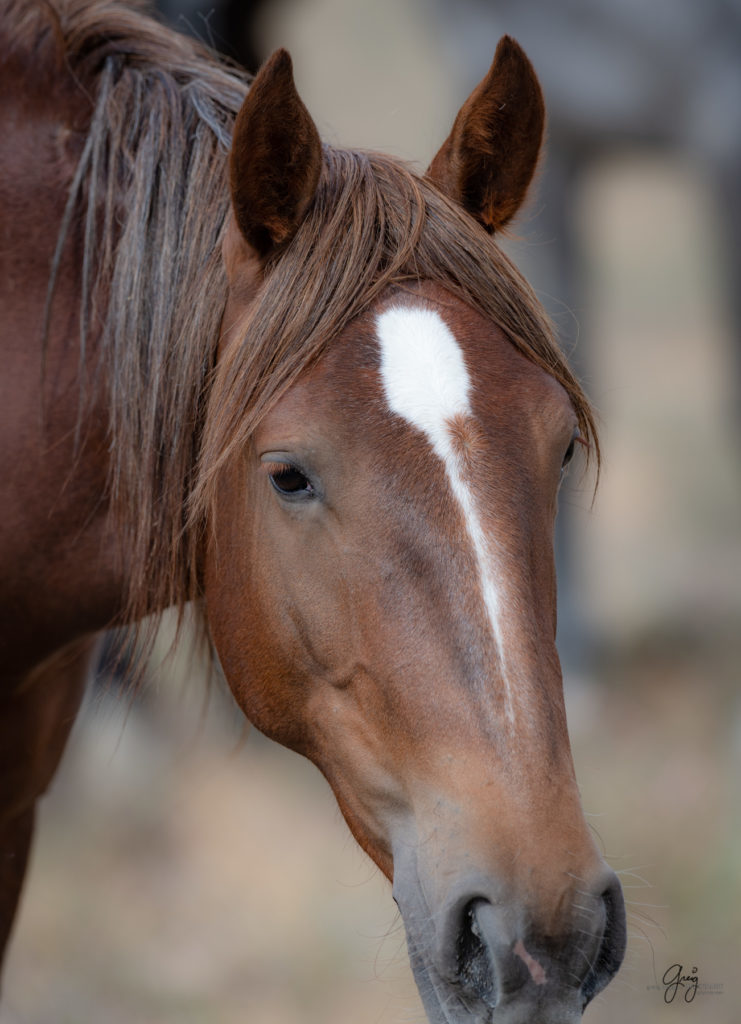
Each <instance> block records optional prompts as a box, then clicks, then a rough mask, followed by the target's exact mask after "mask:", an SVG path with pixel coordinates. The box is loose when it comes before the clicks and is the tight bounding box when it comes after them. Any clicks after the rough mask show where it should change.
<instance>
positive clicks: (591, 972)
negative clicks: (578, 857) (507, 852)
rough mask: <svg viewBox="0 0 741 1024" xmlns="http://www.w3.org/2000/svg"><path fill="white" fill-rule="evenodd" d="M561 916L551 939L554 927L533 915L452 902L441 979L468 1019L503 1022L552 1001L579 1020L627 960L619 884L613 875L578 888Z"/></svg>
mask: <svg viewBox="0 0 741 1024" xmlns="http://www.w3.org/2000/svg"><path fill="white" fill-rule="evenodd" d="M560 910H561V914H560V920H559V926H558V934H549V933H550V932H556V928H555V927H554V926H553V925H549V926H547V927H542V926H541V927H540V928H539V927H538V926H537V924H536V923H535V921H536V917H535V915H534V914H529V913H528V912H527V911H526V910H524V909H523V908H522V907H521V906H519V905H518V904H517V903H516V902H515V901H508V902H501V901H497V902H491V901H490V900H489V899H487V898H485V897H483V896H475V897H473V898H470V899H468V900H467V901H465V900H459V901H457V906H456V907H455V908H453V910H452V912H451V917H450V919H449V921H450V926H449V928H448V929H446V932H447V934H446V936H445V938H444V943H445V945H446V946H447V950H445V951H444V952H442V956H441V962H442V965H443V971H442V973H443V974H444V975H445V976H446V977H447V979H448V981H449V982H450V983H451V984H453V985H454V986H455V988H456V990H457V992H458V994H459V996H460V998H461V999H462V1000H463V1001H464V1002H465V1003H466V1004H467V1005H468V1007H469V1009H470V1011H471V1012H472V1013H473V1014H488V1013H490V1012H491V1011H492V1010H494V1009H497V1010H499V1011H501V1013H502V1014H504V1011H505V1008H506V1007H507V1005H508V1004H509V1005H512V1006H513V1005H514V1004H515V1003H516V1004H517V1005H520V1004H522V1003H528V1004H531V1005H536V1004H544V1003H546V1002H549V1001H551V1002H553V1001H556V1002H561V1003H563V1004H564V1005H566V1004H567V1003H568V1004H569V1005H571V1006H572V1007H573V1008H574V1011H575V1012H576V1013H579V1014H580V1012H581V1011H582V1010H583V1008H584V1007H585V1006H586V1005H587V1003H588V1002H589V1001H590V1000H591V999H592V998H593V997H594V996H595V995H596V994H597V993H598V992H600V991H601V990H602V989H603V988H604V987H605V985H607V983H608V982H609V981H610V979H611V978H612V977H613V975H614V974H615V973H616V972H617V970H618V968H619V967H620V964H621V962H622V959H623V955H624V952H625V910H624V904H623V897H622V891H621V888H620V884H619V882H618V880H617V878H616V877H615V875H614V874H613V873H612V872H610V873H609V875H605V876H603V877H602V878H601V880H600V883H599V884H598V885H597V886H594V887H592V888H591V890H590V889H588V888H587V887H586V886H584V887H580V886H579V885H578V884H577V885H576V886H575V887H574V888H572V889H570V890H569V891H567V892H565V893H564V895H563V898H562V900H561V901H560ZM505 1017H506V1018H507V1019H509V1018H508V1017H507V1015H506V1014H505V1015H504V1017H502V1019H505ZM477 1019H478V1017H477ZM482 1019H483V1016H482ZM486 1019H489V1017H488V1016H486ZM496 1019H497V1020H498V1019H500V1016H499V1014H498V1015H497V1017H496ZM518 1019H519V1018H518ZM549 1019H550V1018H549ZM569 1019H571V1018H569Z"/></svg>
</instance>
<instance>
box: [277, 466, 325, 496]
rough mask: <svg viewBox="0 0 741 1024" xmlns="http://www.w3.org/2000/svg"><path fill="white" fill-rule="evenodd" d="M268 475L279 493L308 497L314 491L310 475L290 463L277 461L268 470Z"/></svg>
mask: <svg viewBox="0 0 741 1024" xmlns="http://www.w3.org/2000/svg"><path fill="white" fill-rule="evenodd" d="M268 476H269V478H270V483H271V484H272V485H273V488H274V489H275V490H276V491H277V492H278V494H283V495H287V496H289V497H298V496H302V497H307V496H309V495H312V494H313V493H314V488H313V487H312V485H311V481H310V480H309V479H308V477H306V476H305V475H304V474H303V473H302V472H301V470H300V469H297V468H296V467H295V466H292V465H290V463H276V464H275V465H273V466H271V468H270V469H269V470H268Z"/></svg>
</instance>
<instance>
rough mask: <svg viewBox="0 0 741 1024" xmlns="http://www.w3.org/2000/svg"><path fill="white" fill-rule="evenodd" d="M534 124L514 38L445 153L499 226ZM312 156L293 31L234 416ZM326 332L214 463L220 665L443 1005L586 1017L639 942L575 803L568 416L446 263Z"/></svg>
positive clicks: (249, 129) (526, 72)
mask: <svg viewBox="0 0 741 1024" xmlns="http://www.w3.org/2000/svg"><path fill="white" fill-rule="evenodd" d="M542 128H543V107H542V97H541V95H540V90H539V87H538V84H537V79H536V78H535V75H534V73H533V71H532V68H531V67H530V65H529V62H528V61H527V58H525V56H524V54H523V53H522V51H521V50H520V49H519V47H517V46H516V44H514V43H513V42H512V41H511V40H504V41H503V42H502V43H500V46H499V48H498V50H497V55H496V57H495V61H494V64H493V66H492V69H491V71H490V73H489V75H488V77H487V78H486V79H485V80H484V82H482V84H481V86H479V88H478V89H477V90H476V91H475V92H474V93H473V94H472V96H471V98H470V99H469V101H468V102H467V103H466V104H465V105H464V107H463V108H462V110H461V112H460V114H459V116H458V118H457V119H456V122H455V124H454V126H453V130H452V132H451V134H450V136H449V138H448V140H447V141H446V142H445V144H444V145H443V147H442V149H441V150H440V152H439V153H438V155H437V157H436V158H435V160H434V161H433V163H432V165H431V167H430V171H429V172H428V173H429V176H430V178H431V179H432V181H433V182H434V183H435V184H436V185H437V187H438V189H440V190H441V191H443V192H444V193H446V194H447V196H448V197H449V198H450V199H453V200H454V201H455V202H457V203H458V204H459V205H460V206H462V207H463V208H464V209H465V210H466V212H467V213H468V214H470V215H471V216H472V217H474V218H475V219H476V220H478V221H479V223H480V225H482V226H483V227H484V228H485V229H486V230H488V231H492V230H496V229H498V228H499V227H501V225H502V224H504V223H506V222H507V220H508V219H509V218H510V217H511V216H512V215H513V213H514V212H515V211H516V209H517V207H518V206H519V204H520V202H521V201H522V198H523V196H524V193H525V191H526V189H527V186H528V183H529V181H530V179H531V177H532V174H533V170H534V167H535V161H536V159H537V154H538V149H539V145H540V138H541V135H542ZM322 160H323V158H322V153H321V146H320V143H319V138H318V135H317V133H316V129H315V127H314V125H313V122H312V121H311V118H310V117H309V115H308V112H307V111H306V108H305V107H304V106H303V104H302V103H301V101H300V99H299V97H298V95H297V94H296V92H295V88H294V86H293V81H292V77H291V69H290V59H289V58H288V55H287V54H285V53H278V54H277V55H276V56H275V57H274V58H272V59H271V61H270V62H269V63H268V65H266V67H265V68H264V69H263V70H262V71H261V72H260V74H259V75H258V77H257V79H256V80H255V83H254V85H253V86H252V88H251V90H250V93H249V95H248V97H247V100H246V101H245V105H244V106H243V108H242V110H241V111H240V114H239V117H238V119H237V123H236V126H235V135H234V143H233V150H232V158H231V185H232V207H233V213H234V222H233V224H232V226H231V227H230V230H229V232H228V234H227V240H226V245H225V262H226V267H227V273H228V277H229V282H230V292H229V302H228V304H227V308H226V312H225V317H224V342H223V345H222V353H221V357H220V358H221V359H222V361H223V362H222V365H223V366H225V367H226V371H225V372H224V373H223V374H221V375H220V376H219V377H217V382H218V381H219V380H220V381H221V384H220V385H218V386H216V387H215V397H214V393H212V397H211V402H212V406H214V407H215V409H216V414H217V415H218V408H219V402H220V401H221V400H222V399H223V400H224V401H225V402H226V404H227V408H229V409H231V413H230V415H231V420H230V422H231V425H232V427H234V410H235V408H237V411H238V409H239V406H238V405H237V406H236V407H235V405H234V402H233V401H232V400H231V398H230V394H233V389H234V386H235V382H236V381H238V379H239V378H238V377H237V376H234V375H230V371H229V367H230V365H232V363H231V360H232V355H233V353H235V352H236V353H239V351H240V349H239V346H241V345H243V344H245V345H249V344H251V343H252V342H251V339H250V336H249V327H242V328H240V326H239V325H240V324H244V323H248V324H249V323H251V322H252V321H250V320H249V315H248V311H249V308H250V304H251V302H252V300H253V297H254V296H255V294H256V291H257V289H259V287H260V281H261V280H262V274H263V272H264V271H265V270H266V269H268V270H269V271H271V272H274V273H275V272H276V271H275V268H276V267H280V261H281V258H282V256H283V254H284V253H286V251H287V248H288V246H289V245H291V240H292V239H294V245H293V246H292V248H291V251H292V252H293V254H294V260H295V253H296V251H297V245H298V242H299V240H300V239H301V238H302V237H303V238H304V242H302V244H305V238H306V232H303V235H302V227H301V225H302V220H304V218H306V221H305V222H306V223H309V217H310V216H311V215H310V214H309V213H307V210H310V209H311V207H312V203H313V202H314V197H315V195H318V194H319V193H318V191H317V189H318V185H317V183H318V182H319V180H320V175H321V172H322ZM317 202H318V200H317ZM323 202H324V203H326V199H325V200H323ZM319 205H321V204H319ZM441 209H442V208H440V210H441ZM441 215H442V214H441ZM375 223H377V219H376V222H375ZM476 230H477V231H480V230H481V229H480V228H476ZM352 237H353V239H354V242H353V244H355V243H356V242H357V244H358V245H359V244H360V239H359V238H358V237H356V236H352ZM311 243H312V245H313V237H312V239H311ZM472 244H473V243H472ZM443 247H445V246H444V244H443ZM393 248H394V247H393V246H392V247H391V249H390V250H389V257H388V258H389V259H391V258H393ZM302 251H304V252H306V253H309V254H310V249H305V250H302ZM285 258H286V260H288V259H289V257H288V256H286V257H285ZM307 258H308V257H307ZM330 258H331V257H330ZM482 258H484V259H485V258H486V256H483V257H482ZM412 262H413V265H414V267H415V268H416V266H417V264H416V263H414V261H412ZM334 263H335V264H336V263H337V259H336V258H335V259H334ZM322 272H324V271H323V268H322ZM401 276H402V277H403V278H405V279H407V278H408V277H409V276H414V275H413V274H410V273H407V274H406V275H405V274H402V275H401ZM286 280H289V278H288V277H287V278H286ZM274 282H275V279H274V278H273V279H272V281H271V286H272V287H273V288H275V283H274ZM245 315H247V320H246V321H245V320H243V317H244V316H245ZM281 323H282V324H283V323H284V321H283V320H281ZM273 333H275V334H276V335H280V334H281V332H280V331H275V330H274V329H273ZM245 336H246V341H245ZM276 343H277V344H280V345H281V351H282V352H284V351H287V350H289V349H290V345H289V344H288V342H286V341H285V339H283V338H282V337H277V338H276ZM322 351H323V352H324V354H323V355H322V357H321V358H319V359H318V360H316V361H314V362H313V363H311V368H310V369H305V370H304V372H303V374H302V375H301V376H300V377H298V378H291V379H292V381H293V382H292V384H291V386H290V387H289V388H287V390H285V391H284V392H283V393H282V396H281V397H280V399H279V400H278V401H277V402H274V403H273V404H270V405H269V406H268V407H267V410H266V412H265V414H264V415H262V416H261V417H257V418H256V419H255V422H254V429H252V427H251V429H250V430H249V431H246V432H245V434H244V436H245V437H248V438H249V440H248V441H247V443H246V444H245V446H244V450H240V451H239V452H238V453H237V454H234V450H233V448H232V449H230V453H231V454H230V457H229V458H225V459H224V460H223V461H222V463H221V472H220V473H219V474H218V476H217V477H216V479H217V480H218V485H217V488H216V491H215V501H214V504H213V509H212V514H213V519H212V524H211V526H212V530H211V540H210V545H209V549H208V553H207V558H206V572H205V584H206V598H207V608H208V614H209V620H210V624H211V629H212V634H213V637H214V641H215V644H216V648H217V650H218V652H219V656H220V658H221V661H222V665H223V667H224V671H225V674H226V677H227V679H228V681H229V683H230V685H231V687H232V690H233V692H234V694H235V696H236V698H237V700H238V702H239V703H240V705H241V706H242V708H243V709H244V711H245V713H246V714H247V716H248V717H249V718H250V719H251V720H252V721H253V722H254V723H255V724H256V725H257V726H258V727H259V728H261V729H262V730H263V731H264V732H266V733H267V734H268V735H270V736H272V737H274V738H275V739H277V740H279V741H280V742H282V743H284V744H286V745H288V746H291V747H293V748H294V749H296V750H298V751H301V752H302V753H304V754H306V755H307V756H308V757H310V758H311V759H312V760H313V761H314V762H315V763H316V764H317V765H318V766H319V768H320V769H321V770H322V772H323V773H324V774H325V776H326V777H327V779H328V780H329V782H330V784H331V786H332V788H333V789H334V792H335V794H336V795H337V799H338V801H339V804H340V806H341V808H342V811H343V813H344V815H345V817H346V819H347V821H348V823H349V825H350V828H351V829H352V831H353V833H354V834H355V836H356V837H357V839H358V841H359V842H360V844H361V845H362V846H363V847H364V849H366V850H367V852H368V853H369V854H370V856H371V857H373V859H374V860H375V861H376V863H377V864H378V865H379V866H380V867H381V868H382V870H383V871H384V872H385V873H386V874H387V875H388V877H389V878H391V879H393V885H394V896H395V899H396V901H397V903H398V905H399V907H400V909H401V912H402V915H403V918H404V921H405V925H406V929H407V939H408V946H409V951H410V957H411V961H412V965H413V968H414V971H415V975H416V978H417V982H418V985H419V988H420V992H421V994H422V998H423V1000H424V1002H425V1007H426V1009H427V1013H428V1016H429V1018H430V1020H431V1021H432V1022H434V1024H464V1022H467V1021H468V1022H470V1021H482V1022H483V1021H494V1020H496V1021H502V1022H512V1024H514V1022H525V1021H532V1020H538V1021H540V1022H553V1024H555V1022H556V1021H558V1022H561V1024H563V1022H566V1021H575V1020H577V1019H578V1018H579V1017H580V1015H581V1012H582V1010H583V1008H584V1006H585V1005H586V1003H587V1002H588V1001H589V999H590V998H592V996H593V995H594V994H595V993H596V992H597V991H599V990H600V989H601V988H602V987H604V985H606V984H607V982H608V981H609V980H610V978H611V977H612V975H613V974H614V973H615V971H616V970H617V968H618V966H619V964H620V961H621V959H622V955H623V948H624V941H625V935H624V912H623V907H622V898H621V895H620V889H619V885H618V884H617V881H616V879H615V876H614V875H613V873H612V872H610V871H609V870H608V869H607V868H606V866H605V865H604V863H603V862H602V860H601V858H600V857H599V856H598V854H597V852H596V850H595V847H594V844H593V842H592V839H591V837H590V834H589V832H588V830H587V828H586V825H585V822H584V819H583V815H582V811H581V807H580V804H579V798H578V792H577V787H576V783H575V780H574V773H573V767H572V762H571V755H570V751H569V744H568V737H567V732H566V725H565V715H564V706H563V697H562V691H561V676H560V668H559V663H558V658H557V655H556V650H555V644H554V634H555V576H554V567H553V555H552V539H553V520H554V516H555V509H556V495H557V490H558V484H559V479H560V475H561V471H562V468H563V466H564V463H565V461H566V460H567V459H568V457H569V453H570V451H571V450H572V448H573V444H574V439H575V426H576V420H577V416H576V414H575V411H574V410H573V409H572V408H571V405H570V402H569V400H568V398H567V396H566V393H565V392H564V391H562V390H561V388H560V386H559V385H557V384H556V383H555V381H554V380H553V379H552V378H551V377H550V376H549V375H548V374H546V373H545V372H544V371H543V370H541V369H539V368H538V366H537V365H535V363H533V362H531V361H529V360H528V359H526V358H525V357H524V356H522V355H521V354H519V353H518V352H517V350H516V349H515V347H514V345H512V344H511V343H510V342H509V340H507V338H505V337H504V335H503V334H502V333H501V332H500V331H499V330H498V328H496V327H495V326H494V324H493V323H492V322H491V321H490V320H488V319H487V318H485V317H484V316H483V315H482V314H479V313H478V312H474V311H473V310H472V309H471V308H469V307H468V306H466V305H464V304H463V302H462V301H461V300H460V299H458V298H453V297H452V296H451V295H450V294H448V293H447V292H446V291H445V290H444V289H443V288H442V287H441V286H439V285H433V284H431V283H429V282H428V283H424V282H422V283H419V282H417V283H416V284H414V285H410V286H408V287H406V288H401V287H399V288H397V289H396V290H395V291H392V290H388V291H387V292H385V293H383V294H382V295H381V296H380V297H379V298H378V299H377V300H376V302H375V304H374V305H372V306H371V307H370V311H367V312H365V313H364V314H363V315H362V316H359V317H356V318H355V319H353V320H351V321H350V323H349V326H347V327H346V328H345V329H344V330H343V331H342V332H341V333H340V334H339V336H338V337H335V338H332V339H331V341H330V342H329V343H328V345H327V346H325V348H324V349H323V350H322ZM235 365H236V364H235ZM206 450H207V451H208V446H206ZM228 454H229V453H228Z"/></svg>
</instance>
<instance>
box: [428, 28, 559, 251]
mask: <svg viewBox="0 0 741 1024" xmlns="http://www.w3.org/2000/svg"><path fill="white" fill-rule="evenodd" d="M544 125H545V104H544V102H543V93H542V92H541V89H540V83H539V82H538V79H537V76H536V74H535V71H534V70H533V66H532V64H531V63H530V61H529V60H528V59H527V57H526V56H525V53H524V51H523V50H522V49H521V47H520V46H519V45H518V44H517V43H516V42H515V41H514V39H511V38H510V37H509V36H503V37H502V39H500V41H499V45H498V46H497V49H496V53H495V54H494V61H493V63H492V65H491V68H490V69H489V73H488V75H487V76H486V78H485V79H484V80H483V82H481V83H480V84H479V85H478V86H477V87H476V89H474V91H473V92H472V93H471V95H470V96H469V97H468V99H467V100H466V102H465V103H464V104H463V106H462V107H461V109H460V111H459V113H458V116H457V117H456V119H455V123H454V125H453V129H452V131H451V133H450V135H449V136H448V138H447V139H446V140H445V142H444V143H443V145H442V147H441V149H440V151H439V152H438V154H437V156H436V157H435V159H434V160H433V161H432V163H431V164H430V167H429V170H428V171H427V177H428V178H430V180H432V181H433V182H435V184H436V185H437V186H438V187H439V188H441V189H442V190H443V192H445V193H446V194H447V195H448V196H449V197H450V198H451V199H454V200H456V201H457V202H459V203H460V204H461V205H462V206H463V207H464V208H465V209H466V210H467V211H468V212H469V213H470V214H471V215H472V216H474V217H475V218H476V219H477V220H478V221H479V222H480V223H481V224H483V226H484V227H485V228H486V230H487V231H490V232H491V231H498V230H499V229H500V228H502V227H504V225H505V224H506V223H507V222H508V221H509V220H511V219H512V217H514V215H515V214H516V213H517V211H518V209H519V208H520V206H521V205H522V202H523V200H524V198H525V194H526V192H527V190H528V186H529V185H530V182H531V181H532V178H533V174H534V173H535V168H536V165H537V163H538V154H539V153H540V147H541V142H542V140H543V128H544Z"/></svg>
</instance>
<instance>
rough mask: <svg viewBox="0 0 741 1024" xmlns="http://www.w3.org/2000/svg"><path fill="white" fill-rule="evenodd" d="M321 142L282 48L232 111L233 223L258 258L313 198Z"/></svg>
mask: <svg viewBox="0 0 741 1024" xmlns="http://www.w3.org/2000/svg"><path fill="white" fill-rule="evenodd" d="M321 166H322V144H321V140H320V138H319V133H318V132H317V129H316V126H315V124H314V122H313V121H312V119H311V115H310V114H309V112H308V110H307V109H306V107H305V106H304V104H303V103H302V101H301V98H300V97H299V95H298V93H297V91H296V86H295V84H294V81H293V65H292V63H291V58H290V56H289V54H288V53H287V51H286V50H277V51H276V52H275V53H274V54H273V56H272V57H270V59H269V60H268V61H266V63H265V64H264V65H263V66H262V68H261V69H260V71H259V72H258V73H257V76H256V77H255V80H254V81H253V83H252V85H251V87H250V91H249V92H248V94H247V97H246V99H245V101H244V103H243V104H242V107H241V109H240V111H239V113H238V114H237V119H236V122H235V124H234V135H233V139H232V150H231V156H230V159H229V179H230V185H231V197H232V208H233V210H234V217H235V220H236V222H237V226H238V227H239V230H240V232H241V234H242V236H243V237H244V239H245V240H246V241H247V243H248V244H249V245H250V246H251V247H252V249H254V250H255V252H256V253H257V255H258V256H259V257H260V258H261V259H263V260H264V259H266V258H267V257H268V256H269V255H270V254H271V252H273V250H274V249H276V248H277V247H278V246H280V245H283V244H284V243H286V242H288V241H290V239H291V238H292V237H293V235H294V234H295V233H296V230H297V229H298V226H299V224H300V223H301V221H302V219H303V217H304V215H305V213H306V210H307V209H308V206H309V204H310V203H311V201H312V199H313V198H314V194H315V192H316V187H317V183H318V181H319V172H320V170H321Z"/></svg>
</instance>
